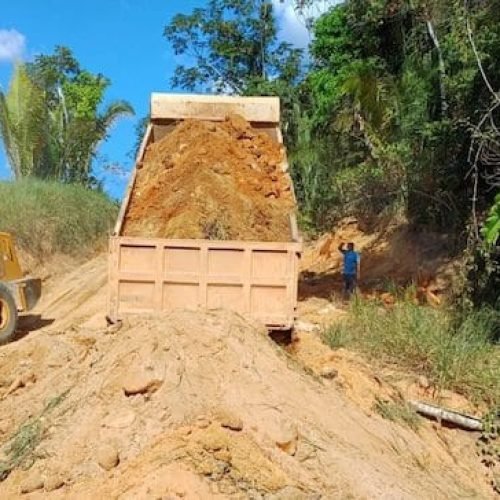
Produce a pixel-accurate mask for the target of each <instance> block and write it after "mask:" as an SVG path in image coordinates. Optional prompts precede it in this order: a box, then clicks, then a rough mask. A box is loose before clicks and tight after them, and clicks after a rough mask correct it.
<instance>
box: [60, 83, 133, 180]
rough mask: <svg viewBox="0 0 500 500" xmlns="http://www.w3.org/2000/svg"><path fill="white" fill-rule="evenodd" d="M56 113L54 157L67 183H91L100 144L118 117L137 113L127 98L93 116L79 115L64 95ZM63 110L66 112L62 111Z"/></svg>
mask: <svg viewBox="0 0 500 500" xmlns="http://www.w3.org/2000/svg"><path fill="white" fill-rule="evenodd" d="M59 108H61V109H59V110H58V111H57V112H55V113H53V131H52V134H51V135H52V137H53V141H55V142H58V143H59V147H58V148H57V158H55V162H56V165H57V166H56V167H55V170H56V171H57V173H58V174H57V176H58V178H59V179H61V180H64V181H67V182H79V183H82V184H88V183H89V182H90V180H91V168H92V161H93V159H94V158H95V155H96V153H97V150H98V148H99V146H100V145H101V143H102V142H103V141H105V140H106V139H107V137H108V135H109V132H110V129H111V127H112V126H113V125H114V124H115V123H116V121H117V120H118V119H120V118H121V117H124V116H131V115H133V114H134V110H133V108H132V106H131V105H130V104H129V103H127V102H125V101H114V102H112V103H110V104H109V105H108V106H106V108H105V109H104V110H103V111H102V112H101V113H99V112H97V113H95V115H94V116H91V117H79V116H75V114H74V113H72V110H66V109H65V104H64V97H63V95H62V92H61V101H60V105H59ZM63 110H64V111H63Z"/></svg>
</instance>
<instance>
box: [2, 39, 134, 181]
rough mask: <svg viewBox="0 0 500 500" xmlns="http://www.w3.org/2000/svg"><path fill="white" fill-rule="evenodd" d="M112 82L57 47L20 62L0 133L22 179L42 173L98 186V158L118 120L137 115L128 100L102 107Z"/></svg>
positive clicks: (4, 100) (4, 104) (4, 106)
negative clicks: (50, 52) (95, 170)
mask: <svg viewBox="0 0 500 500" xmlns="http://www.w3.org/2000/svg"><path fill="white" fill-rule="evenodd" d="M109 84H110V82H109V80H107V79H106V78H104V77H103V76H102V75H93V74H91V73H90V72H88V71H85V70H83V69H81V68H80V65H79V63H78V61H77V60H76V59H75V58H74V56H73V54H72V53H71V51H70V50H69V49H67V48H65V47H57V48H56V50H55V53H54V54H53V55H43V54H42V55H38V56H37V57H36V58H35V60H34V61H33V62H32V63H28V64H26V65H19V66H18V67H17V68H16V71H15V72H14V75H13V78H12V81H11V84H10V87H9V91H8V92H7V94H6V95H4V94H2V93H1V92H0V135H1V137H2V139H3V142H4V146H5V150H6V152H7V157H8V159H9V164H10V166H11V169H12V171H13V174H14V176H15V178H16V179H19V178H21V177H29V176H34V177H39V178H49V179H56V180H59V181H63V182H77V183H80V184H84V185H86V186H89V187H95V186H96V184H97V180H96V179H95V178H94V177H93V176H92V162H93V160H94V157H95V155H96V153H97V148H98V146H99V145H100V143H101V142H102V141H104V140H106V139H107V137H108V134H109V130H110V128H111V126H112V125H113V123H114V122H115V121H116V120H117V119H118V118H120V117H122V116H126V115H131V114H133V109H132V107H131V106H130V105H129V104H128V103H126V102H125V101H115V102H112V103H110V104H109V105H108V106H106V107H104V108H103V109H102V102H103V100H104V95H105V91H106V89H107V88H108V86H109Z"/></svg>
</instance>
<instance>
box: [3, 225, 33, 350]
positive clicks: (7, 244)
mask: <svg viewBox="0 0 500 500" xmlns="http://www.w3.org/2000/svg"><path fill="white" fill-rule="evenodd" d="M41 290H42V285H41V280H40V279H35V278H29V277H25V276H24V275H23V272H22V270H21V266H20V264H19V258H18V255H17V252H16V248H15V245H14V238H13V237H12V235H10V234H9V233H1V232H0V345H2V344H6V343H8V342H10V341H11V340H13V338H14V335H15V333H16V328H17V325H18V318H19V313H25V312H28V311H30V310H31V309H33V308H34V307H35V305H36V304H37V302H38V300H39V299H40V295H41Z"/></svg>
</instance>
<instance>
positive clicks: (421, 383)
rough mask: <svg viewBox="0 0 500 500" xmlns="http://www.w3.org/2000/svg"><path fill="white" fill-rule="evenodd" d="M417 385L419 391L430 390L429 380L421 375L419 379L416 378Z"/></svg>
mask: <svg viewBox="0 0 500 500" xmlns="http://www.w3.org/2000/svg"><path fill="white" fill-rule="evenodd" d="M418 385H419V387H420V388H421V389H424V390H427V389H429V388H430V386H431V383H430V382H429V379H428V378H427V377H425V376H424V375H421V376H420V377H418Z"/></svg>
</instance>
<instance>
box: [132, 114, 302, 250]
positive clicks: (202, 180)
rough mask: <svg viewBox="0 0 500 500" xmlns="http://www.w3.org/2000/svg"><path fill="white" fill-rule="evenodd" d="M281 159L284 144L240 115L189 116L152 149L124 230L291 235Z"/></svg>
mask: <svg viewBox="0 0 500 500" xmlns="http://www.w3.org/2000/svg"><path fill="white" fill-rule="evenodd" d="M283 161H284V152H283V148H282V146H281V145H280V144H278V143H277V142H275V141H274V140H273V139H272V138H271V137H270V136H268V135H267V134H265V133H263V132H259V131H257V130H255V129H252V127H251V126H250V125H249V124H248V123H247V122H246V121H245V120H244V119H243V118H241V117H240V116H237V115H231V116H228V117H227V118H226V120H225V121H224V122H222V123H212V122H202V121H196V120H186V121H184V122H182V123H180V124H179V125H177V127H176V128H175V129H174V130H173V131H172V132H171V133H169V134H168V135H166V136H165V137H164V138H162V139H161V140H159V141H158V142H155V143H153V144H151V145H150V146H149V147H148V148H147V150H146V153H145V157H144V162H143V164H142V166H140V168H139V169H138V172H137V179H136V185H135V188H134V191H133V193H132V197H131V201H130V206H129V209H128V212H127V214H126V217H125V225H124V231H123V234H124V235H126V236H142V237H156V238H202V239H222V240H247V241H248V240H258V241H289V240H290V228H289V214H290V212H291V211H292V210H293V209H294V201H293V195H292V191H291V186H290V180H289V178H288V176H287V175H286V174H285V173H283V172H282V170H281V165H282V164H283Z"/></svg>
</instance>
